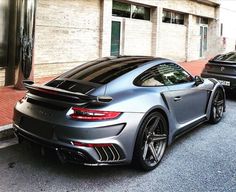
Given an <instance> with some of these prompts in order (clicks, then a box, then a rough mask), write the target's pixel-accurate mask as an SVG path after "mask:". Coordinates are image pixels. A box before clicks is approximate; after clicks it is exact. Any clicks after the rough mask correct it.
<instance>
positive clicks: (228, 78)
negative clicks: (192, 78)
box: [201, 71, 236, 89]
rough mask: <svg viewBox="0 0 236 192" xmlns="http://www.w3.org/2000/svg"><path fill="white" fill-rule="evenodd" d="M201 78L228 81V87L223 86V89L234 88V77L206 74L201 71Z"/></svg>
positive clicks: (235, 77)
mask: <svg viewBox="0 0 236 192" xmlns="http://www.w3.org/2000/svg"><path fill="white" fill-rule="evenodd" d="M201 77H203V78H215V79H217V80H222V81H229V82H230V86H224V87H225V88H232V89H233V88H236V76H230V75H222V74H215V73H208V72H206V71H203V72H202V73H201Z"/></svg>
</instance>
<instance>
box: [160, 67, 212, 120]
mask: <svg viewBox="0 0 236 192" xmlns="http://www.w3.org/2000/svg"><path fill="white" fill-rule="evenodd" d="M159 72H160V73H161V74H162V77H163V79H164V81H165V84H166V85H167V87H168V91H165V92H163V96H164V97H165V100H166V102H167V105H168V107H169V110H170V112H171V113H172V115H173V116H174V118H175V119H176V121H177V123H179V124H185V123H188V122H191V121H195V120H197V119H199V118H201V117H203V116H204V115H205V113H206V104H207V100H208V96H209V95H208V91H207V90H206V89H204V86H202V85H198V86H197V85H196V84H195V81H194V78H193V77H192V76H191V75H190V74H189V73H188V72H186V71H185V70H184V69H183V68H181V67H180V66H178V65H177V64H175V63H165V64H162V65H159Z"/></svg>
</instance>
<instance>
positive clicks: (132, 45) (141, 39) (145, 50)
mask: <svg viewBox="0 0 236 192" xmlns="http://www.w3.org/2000/svg"><path fill="white" fill-rule="evenodd" d="M123 32H124V33H123V38H124V40H123V42H124V45H123V46H124V48H123V54H124V55H152V22H150V21H143V20H138V19H125V20H124V30H123Z"/></svg>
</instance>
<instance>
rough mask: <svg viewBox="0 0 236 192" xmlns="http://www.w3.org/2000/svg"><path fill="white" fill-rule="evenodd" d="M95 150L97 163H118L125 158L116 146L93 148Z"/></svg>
mask: <svg viewBox="0 0 236 192" xmlns="http://www.w3.org/2000/svg"><path fill="white" fill-rule="evenodd" d="M94 149H95V150H96V152H97V154H98V156H99V161H101V162H115V161H120V160H123V159H124V158H125V155H124V152H123V151H122V150H121V148H120V147H119V146H117V145H114V144H113V145H112V146H109V147H94Z"/></svg>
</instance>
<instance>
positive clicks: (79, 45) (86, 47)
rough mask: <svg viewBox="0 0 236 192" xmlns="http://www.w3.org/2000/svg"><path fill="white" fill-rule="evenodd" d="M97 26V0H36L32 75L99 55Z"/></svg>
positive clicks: (98, 14) (49, 72) (58, 71)
mask: <svg viewBox="0 0 236 192" xmlns="http://www.w3.org/2000/svg"><path fill="white" fill-rule="evenodd" d="M99 29H100V1H99V0H79V1H75V0H50V1H48V0H38V4H37V17H36V34H35V35H36V39H35V64H36V69H38V70H35V75H36V76H40V74H42V73H43V74H44V75H46V74H48V75H50V74H51V70H53V73H60V72H61V71H62V70H63V69H65V68H71V67H73V66H74V63H81V62H85V61H88V60H91V59H94V58H98V57H99V43H100V39H99V37H100V30H99ZM39 64H41V65H42V67H38V66H37V65H39ZM47 64H48V65H47ZM70 66H71V67H70ZM42 70H43V71H44V72H42Z"/></svg>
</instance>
